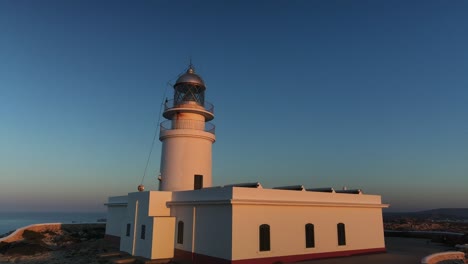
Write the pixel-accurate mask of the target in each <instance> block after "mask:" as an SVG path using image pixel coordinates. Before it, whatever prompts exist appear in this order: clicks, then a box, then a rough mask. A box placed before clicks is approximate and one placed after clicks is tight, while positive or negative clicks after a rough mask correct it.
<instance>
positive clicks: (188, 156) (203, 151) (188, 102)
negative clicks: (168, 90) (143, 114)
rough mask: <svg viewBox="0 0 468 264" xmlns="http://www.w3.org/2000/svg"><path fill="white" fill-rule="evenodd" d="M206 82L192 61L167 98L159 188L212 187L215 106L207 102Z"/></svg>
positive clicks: (160, 136) (161, 133) (187, 188)
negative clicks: (212, 122)
mask: <svg viewBox="0 0 468 264" xmlns="http://www.w3.org/2000/svg"><path fill="white" fill-rule="evenodd" d="M205 90H206V87H205V83H204V82H203V80H202V78H200V76H198V75H197V74H195V70H194V68H193V66H192V65H191V64H190V66H189V68H188V70H187V72H186V73H184V74H183V75H181V76H180V77H179V78H178V79H177V81H176V83H175V85H174V98H173V100H169V101H166V104H165V109H164V113H163V116H164V117H165V118H166V119H168V120H166V121H164V122H162V123H161V130H160V135H159V140H161V142H162V154H161V177H160V183H159V190H160V191H182V190H196V189H201V188H203V187H211V186H212V179H211V161H212V157H211V153H212V151H211V149H212V144H213V143H214V142H215V140H216V137H215V134H214V132H215V126H214V125H213V124H211V123H209V122H208V121H210V120H213V118H214V114H213V105H212V104H210V103H208V102H206V101H205Z"/></svg>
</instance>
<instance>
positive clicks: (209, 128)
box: [159, 119, 215, 135]
mask: <svg viewBox="0 0 468 264" xmlns="http://www.w3.org/2000/svg"><path fill="white" fill-rule="evenodd" d="M175 129H193V130H200V131H205V132H208V133H211V134H213V135H214V134H215V125H214V124H212V123H209V122H203V121H200V120H191V119H180V120H166V121H164V122H162V123H161V125H160V129H159V133H160V135H161V134H162V133H164V132H165V131H168V130H175Z"/></svg>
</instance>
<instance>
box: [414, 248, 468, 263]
mask: <svg viewBox="0 0 468 264" xmlns="http://www.w3.org/2000/svg"><path fill="white" fill-rule="evenodd" d="M445 260H462V261H465V253H463V252H460V251H447V252H440V253H434V254H431V255H429V256H426V257H424V258H423V259H421V264H436V263H438V262H441V261H445Z"/></svg>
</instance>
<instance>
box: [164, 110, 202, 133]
mask: <svg viewBox="0 0 468 264" xmlns="http://www.w3.org/2000/svg"><path fill="white" fill-rule="evenodd" d="M172 128H173V129H197V130H204V128H205V117H204V116H202V115H199V114H195V113H185V112H181V113H177V114H176V115H174V117H173V118H172Z"/></svg>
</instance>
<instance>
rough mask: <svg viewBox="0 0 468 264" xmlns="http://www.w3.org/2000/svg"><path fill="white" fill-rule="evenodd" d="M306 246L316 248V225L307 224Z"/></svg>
mask: <svg viewBox="0 0 468 264" xmlns="http://www.w3.org/2000/svg"><path fill="white" fill-rule="evenodd" d="M305 246H306V248H315V226H314V224H311V223H307V224H306V225H305Z"/></svg>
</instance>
